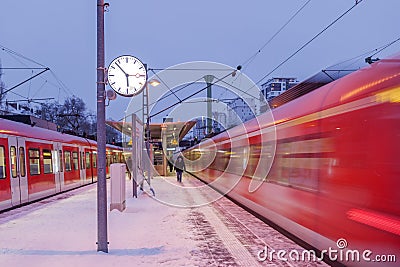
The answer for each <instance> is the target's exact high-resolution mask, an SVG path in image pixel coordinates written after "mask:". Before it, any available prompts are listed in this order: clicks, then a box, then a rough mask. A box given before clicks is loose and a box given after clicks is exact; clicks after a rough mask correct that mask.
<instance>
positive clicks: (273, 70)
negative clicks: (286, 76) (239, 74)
mask: <svg viewBox="0 0 400 267" xmlns="http://www.w3.org/2000/svg"><path fill="white" fill-rule="evenodd" d="M362 1H363V0H358V1H356V2H355V4H354V5H353V6H351V7H350V8H349V9H347V10H346V11H345V12H344V13H343V14H341V15H340V16H339V17H338V18H336V19H335V20H334V21H332V22H331V23H330V24H328V26H326V27H325V28H324V29H322V30H321V31H320V32H319V33H317V34H316V35H315V36H314V37H313V38H311V39H310V40H309V41H307V42H306V43H305V44H303V45H302V46H301V47H300V48H299V49H297V50H296V51H295V52H293V53H292V54H291V55H290V56H289V57H287V58H286V59H285V60H283V61H282V62H281V63H279V64H278V65H277V66H276V67H274V68H273V69H272V70H271V71H269V72H268V73H267V74H265V75H264V76H263V77H262V78H261V79H259V80H258V81H257V82H256V83H255V85H253V86H252V87H250V88H249V89H247V90H250V89H251V88H253V87H254V86H256V85H258V84H259V83H261V82H262V81H263V80H264V79H265V78H267V77H268V76H269V75H271V74H272V73H274V72H275V71H276V70H277V69H279V68H280V67H281V66H282V65H283V64H285V63H286V62H288V61H289V60H290V59H291V58H293V57H294V56H295V55H297V54H298V53H299V52H300V51H301V50H303V49H304V48H305V47H306V46H307V45H309V44H310V43H311V42H312V41H314V40H315V39H317V38H318V37H319V36H320V35H321V34H323V33H324V32H325V31H326V30H328V29H329V28H330V27H332V26H333V25H334V24H335V23H336V22H338V21H339V20H340V19H341V18H343V17H344V16H345V15H346V14H348V13H349V12H350V11H351V10H353V9H354V8H355V7H356V6H357V5H358V4H360V3H361V2H362Z"/></svg>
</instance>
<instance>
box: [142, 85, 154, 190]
mask: <svg viewBox="0 0 400 267" xmlns="http://www.w3.org/2000/svg"><path fill="white" fill-rule="evenodd" d="M144 104H146V114H147V118H146V136H147V138H146V151H147V162H148V163H147V180H148V183H149V186H150V187H151V185H150V179H151V164H152V162H151V159H150V155H151V153H150V114H149V83H148V82H146V103H143V105H144ZM143 123H144V122H143Z"/></svg>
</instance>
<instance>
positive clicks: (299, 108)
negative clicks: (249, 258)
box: [184, 54, 400, 266]
mask: <svg viewBox="0 0 400 267" xmlns="http://www.w3.org/2000/svg"><path fill="white" fill-rule="evenodd" d="M270 115H271V114H264V115H261V116H259V117H258V118H256V119H253V120H251V121H249V122H247V123H245V124H244V126H237V127H235V128H232V129H230V130H228V131H226V132H223V133H221V134H219V135H217V136H215V137H213V138H212V139H209V140H207V141H204V142H202V143H200V144H199V145H198V146H196V147H193V148H191V149H189V150H187V151H186V152H184V153H185V157H186V158H187V159H190V160H192V161H193V160H194V161H193V162H194V163H195V164H197V162H198V161H197V160H198V159H201V158H202V157H204V158H205V159H208V158H213V160H212V161H211V162H210V165H209V166H208V167H207V168H204V169H203V170H196V167H195V166H194V167H193V166H192V172H193V173H194V174H195V175H196V176H198V177H200V178H201V179H203V180H204V181H207V182H209V183H212V185H213V186H214V187H215V188H216V189H218V190H220V191H222V192H227V191H229V193H228V195H229V196H230V197H232V198H233V199H234V200H236V201H238V202H240V203H241V204H243V205H245V206H247V207H248V208H250V209H251V210H253V211H255V212H256V213H258V214H259V215H261V216H263V217H265V218H267V219H268V220H269V221H272V222H273V223H274V224H276V225H278V226H280V227H282V228H283V229H285V230H286V231H288V232H290V233H291V234H293V235H295V236H296V237H298V238H300V239H301V240H303V241H305V242H307V243H308V244H310V245H312V246H313V247H315V248H317V249H318V250H320V251H323V250H328V249H329V248H331V249H333V250H337V253H336V256H337V258H336V259H337V260H339V261H340V262H342V263H343V264H345V265H361V266H365V265H366V264H367V263H369V264H371V263H375V264H380V266H383V265H385V266H386V265H388V264H393V265H396V264H399V263H398V262H399V261H400V160H399V156H400V54H398V55H396V56H394V57H392V58H388V59H382V60H380V61H378V62H376V63H373V64H371V65H369V66H368V67H366V68H364V69H361V70H359V71H356V72H354V73H352V74H349V75H347V76H345V77H343V78H341V79H339V80H336V81H334V82H331V83H329V84H327V85H325V86H323V87H320V88H319V89H317V90H315V91H312V92H310V93H308V94H305V95H303V96H302V97H299V98H297V99H295V100H292V101H290V102H288V103H286V104H284V105H282V106H280V107H277V108H275V109H273V110H272V115H273V118H274V120H272V121H271V119H270V118H271V116H270ZM273 148H276V149H273ZM190 160H188V163H187V165H188V164H189V166H190V162H189V161H190ZM269 165H270V166H271V168H270V169H269V167H268V166H269ZM257 166H258V168H259V169H256V168H257ZM263 168H264V171H262V170H263ZM260 170H261V171H260ZM265 170H269V172H268V175H267V171H265ZM260 173H261V174H263V173H264V174H265V175H260ZM237 176H240V177H237ZM252 180H253V181H252ZM253 182H255V184H257V182H259V184H260V186H259V187H258V189H257V190H255V191H254V190H253V189H254V186H251V183H253ZM249 186H250V187H249ZM252 188H253V189H252ZM250 189H251V190H250ZM274 249H279V248H274ZM354 250H358V252H359V258H360V259H359V260H357V258H354V259H353V256H352V255H353V254H354V255H355V256H354V257H356V256H357V255H356V254H357V252H355V251H354ZM368 251H371V253H369V252H368ZM339 253H342V257H340V255H339ZM362 253H365V254H366V255H363V254H362ZM326 255H327V253H325V256H326ZM334 255H335V254H334V253H333V256H334ZM286 257H287V258H288V255H286ZM346 257H348V258H346ZM363 257H366V259H364V258H363ZM394 258H396V259H397V263H395V262H393V261H394ZM333 259H335V257H333ZM368 261H369V262H368ZM382 263H384V264H383V265H382ZM397 266H398V265H397Z"/></svg>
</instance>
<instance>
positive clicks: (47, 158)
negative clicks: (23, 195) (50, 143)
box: [43, 149, 53, 173]
mask: <svg viewBox="0 0 400 267" xmlns="http://www.w3.org/2000/svg"><path fill="white" fill-rule="evenodd" d="M52 172H53V163H52V156H51V151H50V150H47V149H43V173H52Z"/></svg>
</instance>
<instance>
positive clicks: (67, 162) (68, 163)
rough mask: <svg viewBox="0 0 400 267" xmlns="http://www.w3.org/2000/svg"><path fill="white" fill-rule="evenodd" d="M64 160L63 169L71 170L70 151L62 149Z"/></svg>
mask: <svg viewBox="0 0 400 267" xmlns="http://www.w3.org/2000/svg"><path fill="white" fill-rule="evenodd" d="M64 160H65V171H66V172H69V171H71V170H72V169H71V152H70V151H64Z"/></svg>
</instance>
